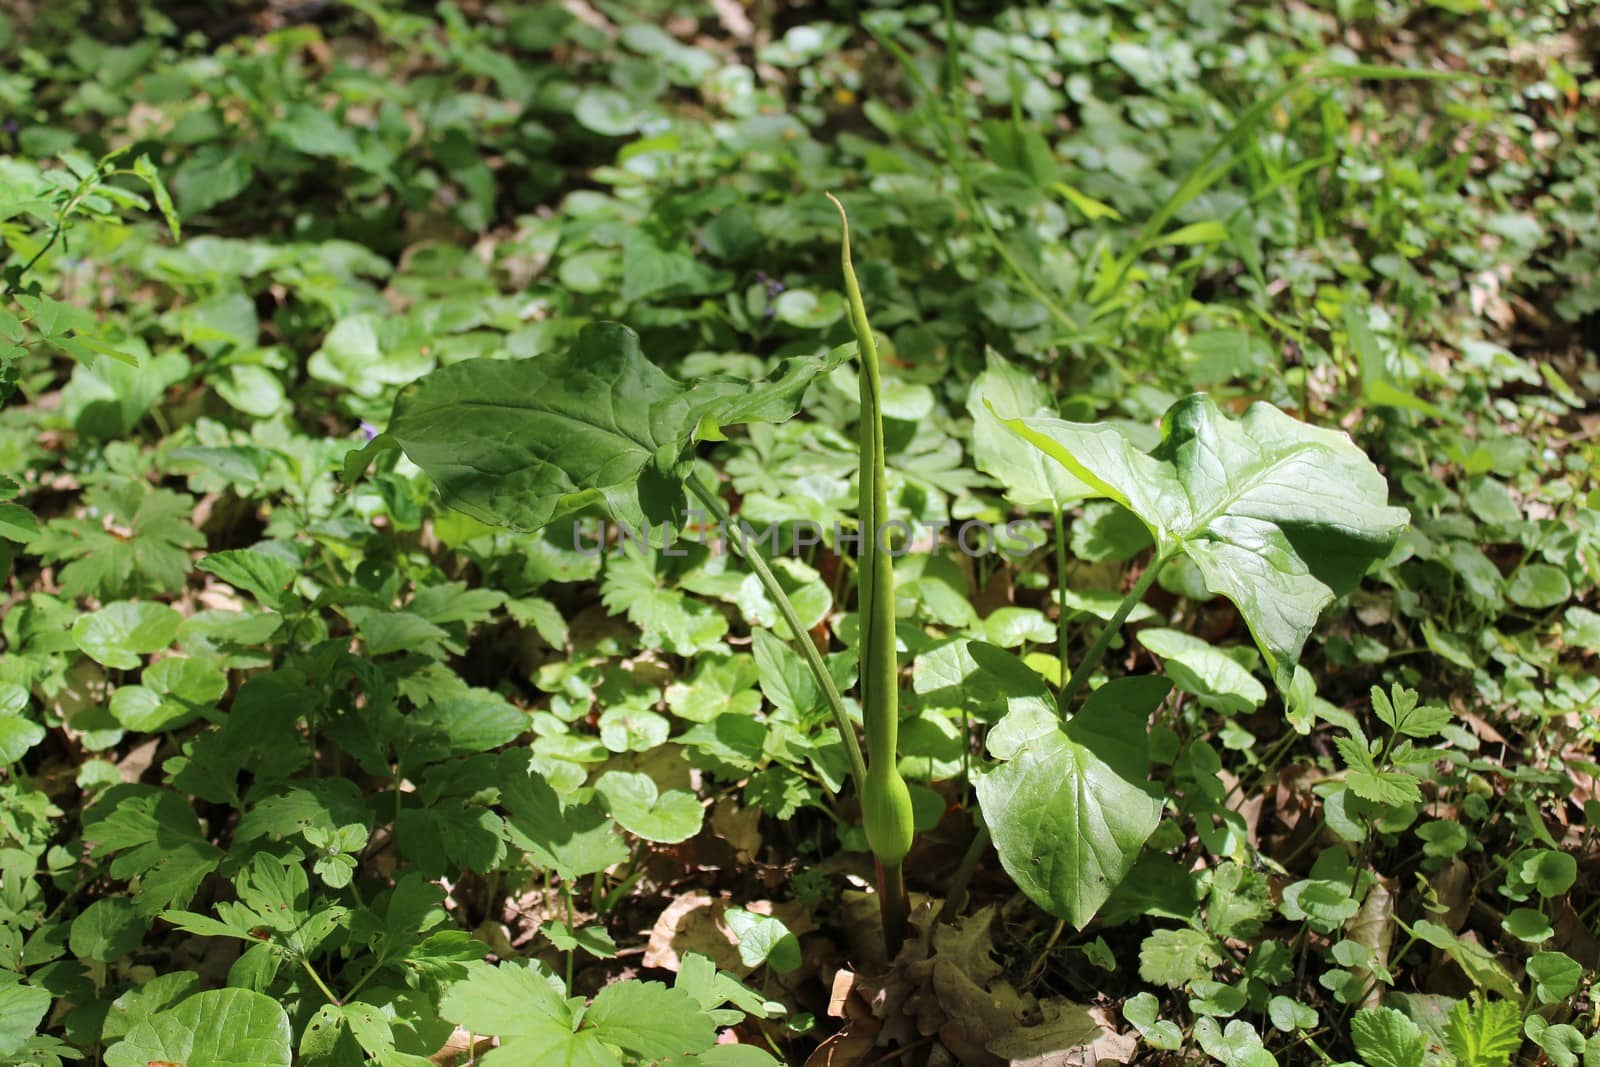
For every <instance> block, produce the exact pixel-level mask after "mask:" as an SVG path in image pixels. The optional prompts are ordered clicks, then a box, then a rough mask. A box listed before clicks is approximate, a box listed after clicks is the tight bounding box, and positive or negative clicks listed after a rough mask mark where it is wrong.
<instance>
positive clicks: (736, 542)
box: [689, 475, 867, 793]
mask: <svg viewBox="0 0 1600 1067" xmlns="http://www.w3.org/2000/svg"><path fill="white" fill-rule="evenodd" d="M689 490H690V492H692V493H694V495H695V496H697V497H699V498H700V502H701V503H702V504H704V505H705V506H706V510H707V511H708V512H710V514H711V517H712V519H714V520H715V521H716V522H717V523H718V524H719V525H720V526H721V527H722V528H723V530H726V531H730V532H729V533H728V540H729V542H730V543H731V544H732V545H733V546H734V549H735V551H737V552H738V553H739V555H741V556H743V557H744V560H745V562H746V563H748V564H750V569H751V570H753V571H755V573H756V580H757V581H759V582H760V583H761V587H762V588H763V589H765V590H766V591H767V596H769V597H771V598H772V602H773V603H774V604H776V605H777V606H778V614H779V615H781V616H783V621H784V625H786V626H788V627H789V632H790V633H791V634H792V635H793V642H794V644H796V645H798V646H799V647H800V654H801V655H802V656H804V657H805V661H806V665H807V666H808V667H810V668H811V673H812V675H813V676H815V677H816V680H817V685H818V686H819V687H820V688H821V689H822V696H823V699H824V700H826V701H827V704H828V710H829V711H831V712H832V713H833V721H834V725H835V726H837V727H838V729H839V741H840V743H841V744H843V745H844V753H845V759H846V761H847V762H848V763H849V764H850V778H851V780H853V781H854V782H855V784H856V791H857V792H858V793H860V792H864V791H865V789H866V786H867V765H866V762H865V761H864V760H863V759H862V757H861V745H860V744H859V743H858V742H857V741H856V728H855V724H854V723H852V722H851V721H850V714H849V712H847V711H846V710H845V706H844V698H843V697H842V696H840V695H839V687H838V686H837V685H835V684H834V681H833V675H832V674H829V673H828V665H827V663H826V662H825V661H824V660H823V658H822V653H821V651H819V650H818V648H817V645H816V642H815V641H812V640H811V638H810V636H809V635H808V634H807V632H806V628H805V626H804V625H803V624H802V623H801V622H800V613H799V612H797V611H796V610H795V607H794V603H793V601H791V600H790V599H789V594H788V593H786V592H784V590H783V586H782V585H779V584H778V578H777V575H775V574H773V573H772V568H771V567H768V566H767V561H766V560H765V559H763V558H762V556H761V553H760V552H757V551H756V550H755V549H754V548H752V547H751V546H750V545H749V544H747V543H746V542H745V540H744V538H742V537H739V536H738V535H737V534H735V533H732V532H731V530H732V524H733V518H732V516H730V515H729V514H728V509H727V506H726V505H724V504H723V503H722V499H721V498H720V497H718V496H717V494H716V491H715V490H714V489H712V488H711V487H710V486H709V485H706V484H705V483H704V482H703V481H701V480H700V477H699V476H698V475H694V476H691V477H690V478H689Z"/></svg>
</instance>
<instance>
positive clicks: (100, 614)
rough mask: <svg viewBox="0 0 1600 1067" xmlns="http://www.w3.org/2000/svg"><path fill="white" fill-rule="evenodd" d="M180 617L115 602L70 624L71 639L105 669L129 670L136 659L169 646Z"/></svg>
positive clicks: (161, 607)
mask: <svg viewBox="0 0 1600 1067" xmlns="http://www.w3.org/2000/svg"><path fill="white" fill-rule="evenodd" d="M181 622H183V616H182V615H179V614H178V613H177V612H176V611H173V610H172V609H171V608H169V607H167V606H166V605H165V604H143V603H134V602H133V601H131V600H119V601H117V602H116V603H115V604H107V605H106V606H105V607H103V608H101V609H100V610H99V611H96V612H94V613H92V614H89V615H80V616H78V619H77V621H76V622H74V623H73V624H72V639H73V640H74V641H76V642H77V643H78V647H79V648H80V649H82V650H83V651H84V652H85V653H87V654H88V656H89V658H90V659H92V660H94V661H95V662H96V663H99V664H102V665H103V666H106V667H116V668H118V669H119V670H125V671H127V670H133V669H134V668H136V667H138V666H139V657H140V656H142V655H147V654H149V653H151V652H157V651H159V650H161V649H163V648H166V647H167V646H168V645H170V644H172V641H173V639H174V638H175V637H177V636H178V624H179V623H181Z"/></svg>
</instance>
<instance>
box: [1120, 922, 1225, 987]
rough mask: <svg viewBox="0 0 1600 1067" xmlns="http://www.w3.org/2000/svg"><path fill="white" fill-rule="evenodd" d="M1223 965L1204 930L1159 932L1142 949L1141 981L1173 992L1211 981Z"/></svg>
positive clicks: (1140, 952) (1219, 955)
mask: <svg viewBox="0 0 1600 1067" xmlns="http://www.w3.org/2000/svg"><path fill="white" fill-rule="evenodd" d="M1221 963H1222V955H1221V953H1219V952H1218V951H1217V947H1216V944H1215V943H1214V942H1213V941H1212V939H1211V938H1210V936H1208V935H1207V934H1205V933H1203V932H1202V931H1200V930H1191V929H1188V928H1180V929H1176V930H1156V931H1155V932H1154V933H1152V934H1150V936H1148V937H1146V938H1145V939H1144V943H1143V944H1141V945H1140V946H1139V977H1140V978H1142V979H1144V980H1145V981H1146V982H1150V983H1153V984H1155V985H1161V986H1166V987H1168V988H1169V989H1182V988H1183V987H1184V986H1186V985H1188V984H1189V983H1190V982H1198V981H1201V980H1203V979H1206V978H1209V977H1210V976H1211V971H1212V969H1213V968H1215V967H1217V966H1218V965H1219V964H1221Z"/></svg>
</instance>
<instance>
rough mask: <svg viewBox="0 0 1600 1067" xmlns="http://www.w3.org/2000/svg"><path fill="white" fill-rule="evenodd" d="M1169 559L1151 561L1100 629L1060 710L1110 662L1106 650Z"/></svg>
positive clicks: (1064, 693)
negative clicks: (1106, 661) (1102, 666)
mask: <svg viewBox="0 0 1600 1067" xmlns="http://www.w3.org/2000/svg"><path fill="white" fill-rule="evenodd" d="M1170 558H1171V557H1170V556H1169V555H1160V556H1157V557H1156V558H1155V559H1153V560H1151V562H1150V566H1148V567H1146V568H1145V570H1144V573H1143V574H1141V575H1139V580H1138V581H1137V582H1135V583H1134V585H1133V588H1132V589H1130V590H1128V595H1127V596H1125V597H1123V598H1122V603H1120V604H1118V605H1117V610H1116V612H1115V614H1113V615H1112V616H1111V618H1110V619H1108V620H1107V621H1106V624H1105V625H1104V626H1102V627H1101V628H1100V633H1099V635H1098V636H1096V637H1095V639H1094V644H1092V645H1090V646H1089V651H1088V652H1085V653H1084V654H1083V659H1081V660H1079V661H1078V666H1077V669H1076V670H1074V671H1073V672H1072V677H1071V678H1070V679H1068V681H1067V685H1066V688H1064V689H1062V690H1061V701H1060V710H1061V711H1062V712H1065V711H1066V710H1067V706H1068V705H1069V704H1071V703H1072V700H1073V698H1074V697H1076V696H1077V695H1078V694H1079V693H1080V692H1082V691H1083V687H1084V686H1086V685H1088V684H1089V678H1090V677H1091V676H1092V675H1093V674H1094V672H1095V671H1096V670H1097V669H1098V668H1099V666H1100V661H1101V660H1103V659H1105V658H1106V650H1107V649H1108V648H1110V647H1111V640H1112V638H1114V637H1116V636H1117V634H1118V632H1120V631H1121V630H1122V624H1123V623H1125V622H1127V621H1128V616H1129V615H1131V614H1132V613H1133V609H1134V608H1135V607H1137V606H1138V605H1139V602H1140V601H1142V600H1143V599H1144V595H1145V593H1147V592H1148V591H1149V589H1150V586H1151V585H1153V584H1154V583H1155V580H1156V575H1158V574H1160V573H1161V568H1162V567H1164V566H1166V564H1167V560H1168V559H1170Z"/></svg>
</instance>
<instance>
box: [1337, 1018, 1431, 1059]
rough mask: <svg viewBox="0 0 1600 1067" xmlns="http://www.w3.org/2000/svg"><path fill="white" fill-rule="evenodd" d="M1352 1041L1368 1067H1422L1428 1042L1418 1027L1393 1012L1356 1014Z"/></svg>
mask: <svg viewBox="0 0 1600 1067" xmlns="http://www.w3.org/2000/svg"><path fill="white" fill-rule="evenodd" d="M1350 1037H1351V1040H1352V1041H1354V1042H1355V1046H1356V1051H1357V1052H1359V1053H1361V1058H1362V1059H1364V1060H1366V1062H1367V1065H1368V1067H1422V1054H1423V1052H1424V1050H1425V1049H1426V1048H1427V1039H1426V1038H1424V1037H1423V1035H1422V1030H1421V1029H1420V1028H1419V1027H1418V1026H1417V1024H1416V1023H1414V1022H1412V1021H1411V1020H1410V1019H1408V1018H1406V1017H1405V1016H1404V1015H1402V1014H1401V1013H1400V1012H1398V1011H1396V1010H1394V1009H1393V1008H1362V1009H1361V1010H1360V1011H1358V1012H1356V1013H1355V1017H1354V1018H1352V1019H1351V1020H1350Z"/></svg>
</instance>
